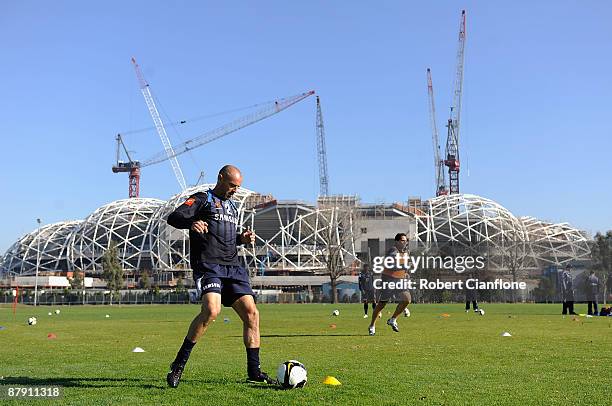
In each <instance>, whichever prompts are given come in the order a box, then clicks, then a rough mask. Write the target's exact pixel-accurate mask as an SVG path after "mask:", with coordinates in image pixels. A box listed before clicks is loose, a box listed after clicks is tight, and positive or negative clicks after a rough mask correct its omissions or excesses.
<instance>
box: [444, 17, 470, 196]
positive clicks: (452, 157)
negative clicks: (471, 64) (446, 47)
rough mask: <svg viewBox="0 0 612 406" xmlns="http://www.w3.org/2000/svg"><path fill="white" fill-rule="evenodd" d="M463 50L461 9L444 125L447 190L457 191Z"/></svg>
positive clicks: (463, 25)
mask: <svg viewBox="0 0 612 406" xmlns="http://www.w3.org/2000/svg"><path fill="white" fill-rule="evenodd" d="M464 50H465V10H462V11H461V20H460V22H459V41H458V47H457V72H456V74H455V83H454V91H453V104H452V106H451V108H450V118H449V119H448V123H447V125H446V127H447V129H448V132H447V137H446V159H445V160H444V165H446V166H447V167H448V178H449V192H450V193H451V194H455V193H459V128H460V123H461V120H460V118H461V95H462V92H463V60H464Z"/></svg>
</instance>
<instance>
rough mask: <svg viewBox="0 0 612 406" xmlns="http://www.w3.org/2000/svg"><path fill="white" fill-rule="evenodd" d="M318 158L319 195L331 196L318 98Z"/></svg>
mask: <svg viewBox="0 0 612 406" xmlns="http://www.w3.org/2000/svg"><path fill="white" fill-rule="evenodd" d="M317 157H318V159H319V195H320V196H328V195H329V178H328V177H327V150H326V148H325V127H324V126H323V113H322V112H321V101H320V100H319V96H317Z"/></svg>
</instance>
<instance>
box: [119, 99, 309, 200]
mask: <svg viewBox="0 0 612 406" xmlns="http://www.w3.org/2000/svg"><path fill="white" fill-rule="evenodd" d="M313 94H314V90H311V91H309V92H306V93H301V94H298V95H295V96H291V97H287V98H283V99H278V100H276V101H273V102H270V103H266V104H265V105H264V107H262V108H261V109H259V110H257V111H255V112H253V113H251V114H247V115H245V116H242V117H240V118H238V119H236V120H234V121H232V122H230V123H228V124H225V125H223V126H221V127H218V128H216V129H214V130H211V131H208V132H206V133H204V134H202V135H200V136H198V137H196V138H193V139H191V140H188V141H186V142H184V143H182V144H178V145H175V146H173V147H172V152H171V153H170V154H169V153H168V152H167V150H164V151H161V152H159V153H157V154H155V155H153V156H152V157H151V158H149V159H146V160H144V161H142V162H139V161H133V160H132V159H131V158H130V157H129V155H128V154H127V148H125V144H124V143H123V140H122V139H121V136H120V135H119V136H117V163H116V164H115V165H114V166H113V168H112V169H113V172H115V173H118V172H129V174H130V178H129V179H130V189H129V190H130V197H138V192H139V189H140V186H139V182H140V169H141V168H144V167H147V166H151V165H154V164H157V163H160V162H164V161H166V160H168V159H172V158H174V157H176V156H178V155H181V154H184V153H185V152H187V151H191V150H193V149H195V148H198V147H201V146H202V145H205V144H208V143H210V142H213V141H215V140H217V139H219V138H221V137H224V136H226V135H229V134H231V133H233V132H236V131H238V130H240V129H242V128H245V127H248V126H250V125H252V124H255V123H257V122H259V121H261V120H264V119H266V118H268V117H270V116H273V115H275V114H278V113H280V112H281V111H283V110H286V109H287V108H289V107H291V106H293V105H294V104H296V103H298V102H300V101H302V100H304V99H306V98H307V97H309V96H312V95H313ZM120 146H123V149H124V150H125V152H126V155H128V162H122V161H120V160H119V158H120V157H119V150H120ZM132 185H134V186H133V187H132Z"/></svg>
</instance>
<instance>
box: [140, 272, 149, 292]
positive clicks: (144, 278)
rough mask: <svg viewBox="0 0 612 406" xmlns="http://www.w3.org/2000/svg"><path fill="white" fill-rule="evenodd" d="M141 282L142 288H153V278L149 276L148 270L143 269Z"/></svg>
mask: <svg viewBox="0 0 612 406" xmlns="http://www.w3.org/2000/svg"><path fill="white" fill-rule="evenodd" d="M139 284H140V287H141V288H142V289H146V290H150V289H151V278H150V277H149V273H148V272H147V271H142V273H141V274H140V281H139Z"/></svg>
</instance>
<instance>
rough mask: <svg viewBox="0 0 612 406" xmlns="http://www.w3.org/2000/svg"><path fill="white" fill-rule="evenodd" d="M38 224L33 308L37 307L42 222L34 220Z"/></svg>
mask: <svg viewBox="0 0 612 406" xmlns="http://www.w3.org/2000/svg"><path fill="white" fill-rule="evenodd" d="M36 222H37V223H38V233H37V234H36V238H37V239H38V241H37V243H36V244H37V247H36V277H35V278H34V307H36V306H37V305H38V268H39V267H40V224H41V223H42V221H41V220H40V219H36Z"/></svg>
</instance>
